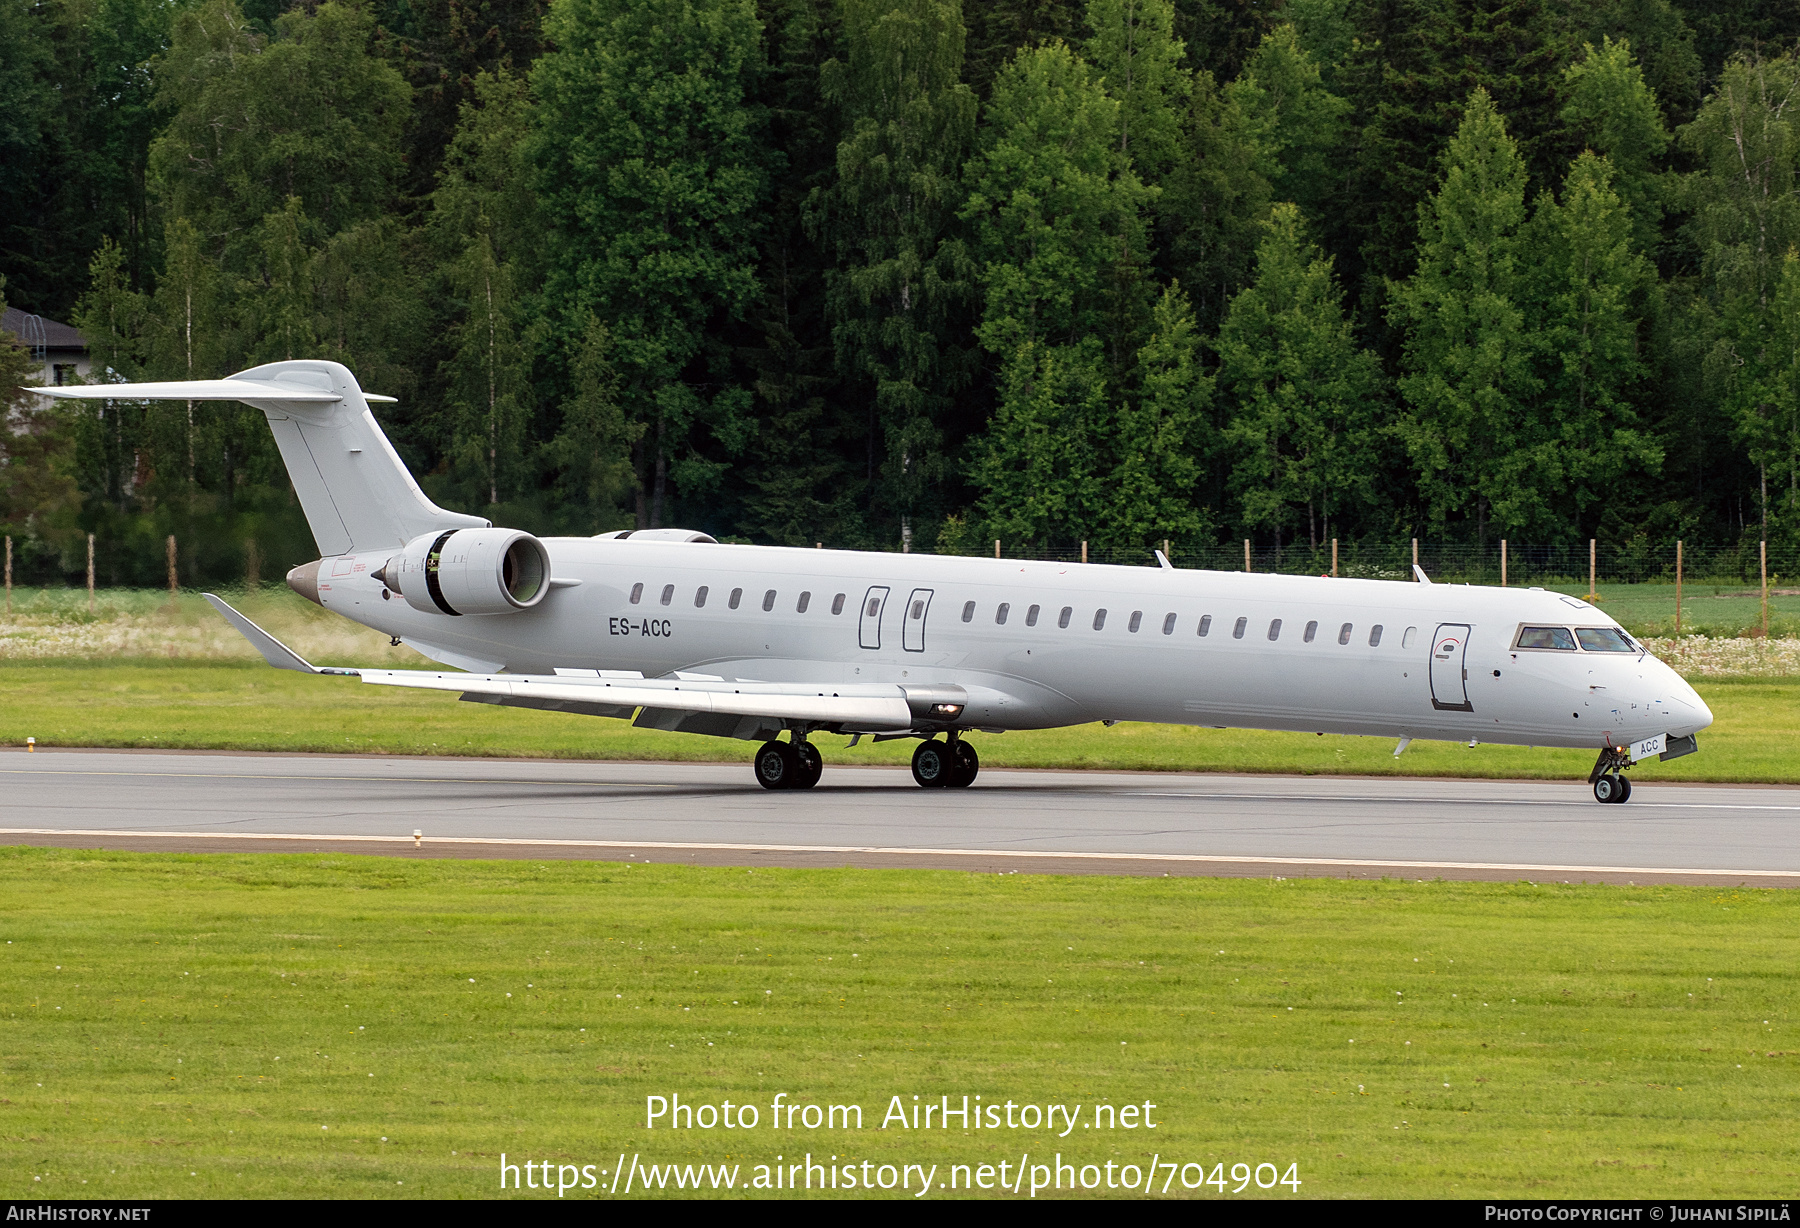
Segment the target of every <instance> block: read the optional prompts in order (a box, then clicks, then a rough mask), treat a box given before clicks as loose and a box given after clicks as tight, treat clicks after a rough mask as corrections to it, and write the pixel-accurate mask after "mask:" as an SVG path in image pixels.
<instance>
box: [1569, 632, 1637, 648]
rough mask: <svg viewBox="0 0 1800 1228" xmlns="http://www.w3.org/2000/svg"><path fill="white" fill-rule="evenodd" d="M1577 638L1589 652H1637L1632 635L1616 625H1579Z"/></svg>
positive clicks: (1576, 633)
mask: <svg viewBox="0 0 1800 1228" xmlns="http://www.w3.org/2000/svg"><path fill="white" fill-rule="evenodd" d="M1575 638H1576V639H1578V640H1580V641H1581V646H1582V647H1583V648H1585V649H1587V650H1588V651H1589V652H1636V651H1637V645H1635V644H1633V643H1632V642H1631V637H1630V636H1628V635H1626V634H1625V633H1624V632H1623V631H1620V630H1618V629H1617V628H1615V627H1577V628H1575Z"/></svg>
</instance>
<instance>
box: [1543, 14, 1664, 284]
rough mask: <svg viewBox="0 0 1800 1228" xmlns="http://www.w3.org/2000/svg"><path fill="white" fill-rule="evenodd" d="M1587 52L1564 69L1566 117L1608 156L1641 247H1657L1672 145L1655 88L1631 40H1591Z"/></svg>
mask: <svg viewBox="0 0 1800 1228" xmlns="http://www.w3.org/2000/svg"><path fill="white" fill-rule="evenodd" d="M1582 53H1583V54H1582V58H1581V59H1580V60H1578V61H1576V62H1575V63H1573V64H1571V65H1569V67H1568V68H1566V69H1564V70H1563V80H1564V82H1565V83H1566V86H1567V90H1568V96H1569V101H1568V103H1567V104H1566V105H1565V106H1564V107H1563V110H1562V117H1563V121H1564V122H1565V123H1567V124H1568V125H1569V127H1570V129H1571V130H1572V132H1573V133H1574V135H1576V136H1577V137H1578V138H1579V139H1580V140H1581V141H1583V142H1584V143H1585V144H1586V146H1587V147H1588V148H1589V149H1592V150H1594V151H1595V152H1596V153H1601V154H1604V155H1606V159H1607V161H1608V162H1609V163H1610V164H1611V167H1612V171H1613V182H1614V187H1615V190H1616V191H1617V192H1618V193H1619V195H1620V197H1621V198H1622V199H1623V200H1624V201H1625V205H1626V207H1627V208H1628V209H1629V210H1630V211H1631V219H1632V229H1633V236H1634V238H1635V241H1636V243H1637V246H1638V248H1639V250H1641V251H1644V252H1654V251H1655V250H1656V249H1657V247H1658V246H1659V245H1660V242H1661V239H1662V218H1663V202H1664V200H1665V199H1666V198H1667V195H1668V188H1667V187H1666V186H1665V183H1664V179H1665V175H1664V155H1665V154H1666V153H1667V152H1668V148H1669V132H1668V129H1667V128H1665V127H1664V126H1663V119H1662V110H1661V108H1660V106H1659V105H1658V103H1657V98H1656V93H1655V91H1653V90H1652V89H1651V88H1650V87H1649V86H1648V85H1647V84H1646V83H1645V81H1644V74H1643V71H1642V70H1641V69H1640V68H1639V67H1638V65H1637V63H1636V61H1635V60H1634V59H1633V58H1632V54H1631V44H1630V43H1629V42H1628V41H1624V40H1620V41H1619V42H1614V41H1613V40H1612V39H1610V38H1608V39H1606V40H1605V41H1604V42H1602V43H1601V45H1600V47H1599V49H1598V50H1596V49H1595V48H1594V46H1593V44H1591V43H1590V44H1588V45H1587V46H1585V47H1584V48H1582Z"/></svg>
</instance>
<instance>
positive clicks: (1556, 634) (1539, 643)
mask: <svg viewBox="0 0 1800 1228" xmlns="http://www.w3.org/2000/svg"><path fill="white" fill-rule="evenodd" d="M1513 647H1515V648H1552V649H1555V650H1556V651H1558V652H1574V651H1575V637H1574V636H1572V635H1570V634H1569V629H1568V628H1567V627H1526V628H1524V629H1522V630H1521V631H1520V632H1519V638H1518V641H1517V642H1516V643H1515V644H1514V645H1513Z"/></svg>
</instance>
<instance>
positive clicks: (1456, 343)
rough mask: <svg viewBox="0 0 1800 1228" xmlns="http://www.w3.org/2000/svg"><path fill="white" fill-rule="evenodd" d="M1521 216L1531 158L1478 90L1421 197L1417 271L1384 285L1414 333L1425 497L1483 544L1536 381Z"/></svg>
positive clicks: (1412, 399)
mask: <svg viewBox="0 0 1800 1228" xmlns="http://www.w3.org/2000/svg"><path fill="white" fill-rule="evenodd" d="M1524 221H1525V164H1524V161H1523V160H1522V159H1521V158H1520V156H1519V150H1518V146H1517V145H1516V144H1515V143H1514V142H1513V140H1512V138H1511V137H1510V136H1508V135H1507V132H1506V125H1505V123H1504V121H1503V120H1502V119H1501V117H1500V115H1499V113H1498V112H1497V111H1496V110H1495V109H1494V103H1493V100H1492V99H1491V98H1489V97H1488V95H1487V92H1486V91H1485V90H1482V89H1479V88H1477V89H1476V90H1475V92H1474V93H1473V94H1471V95H1470V97H1469V104H1468V107H1467V109H1466V110H1465V112H1464V114H1463V121H1462V125H1461V127H1459V128H1458V129H1457V133H1456V137H1455V139H1453V140H1452V141H1451V142H1450V147H1449V149H1448V150H1446V151H1445V154H1444V159H1443V184H1442V186H1441V187H1440V188H1439V189H1438V191H1437V193H1436V194H1435V195H1434V196H1432V197H1431V198H1430V199H1429V200H1428V201H1426V202H1425V203H1423V204H1421V205H1420V206H1419V247H1418V254H1417V261H1418V271H1417V272H1415V273H1414V274H1413V276H1412V277H1411V278H1409V279H1408V280H1407V281H1405V282H1403V283H1399V284H1390V286H1389V287H1388V294H1389V296H1390V299H1391V307H1390V312H1389V318H1390V320H1391V322H1392V323H1393V324H1394V325H1395V326H1396V327H1397V328H1400V329H1403V330H1404V332H1405V338H1406V341H1405V347H1406V352H1405V367H1404V370H1405V374H1403V375H1402V376H1401V377H1400V391H1401V394H1402V395H1403V396H1404V397H1405V399H1406V402H1407V406H1408V409H1407V413H1406V414H1405V415H1404V416H1403V417H1402V418H1401V420H1400V422H1399V423H1398V424H1397V428H1396V429H1397V433H1398V434H1399V437H1400V439H1401V440H1402V442H1403V443H1404V445H1405V447H1406V449H1407V452H1408V453H1409V455H1410V456H1411V459H1412V463H1413V468H1414V471H1415V473H1416V475H1417V481H1418V490H1419V497H1420V500H1421V502H1422V503H1423V504H1424V505H1425V509H1426V511H1427V513H1428V514H1429V516H1430V518H1431V520H1432V521H1433V522H1434V523H1435V524H1438V525H1442V524H1443V523H1444V522H1445V521H1446V520H1448V519H1449V518H1451V517H1453V516H1467V517H1468V518H1469V519H1471V520H1472V521H1473V522H1474V528H1475V537H1476V539H1477V540H1478V541H1485V540H1486V536H1487V526H1488V524H1489V522H1490V521H1491V520H1492V519H1493V509H1494V507H1495V505H1496V504H1497V503H1500V502H1503V501H1504V502H1508V503H1509V505H1510V502H1511V500H1512V499H1513V498H1514V491H1513V489H1512V486H1511V481H1512V478H1513V476H1514V474H1513V473H1512V472H1511V469H1510V467H1508V468H1507V471H1506V472H1505V473H1504V474H1503V473H1502V467H1503V466H1504V465H1505V462H1506V460H1507V458H1509V457H1510V456H1512V455H1513V454H1514V453H1515V452H1516V451H1517V449H1518V448H1519V446H1520V444H1521V442H1522V441H1521V434H1522V429H1523V425H1524V419H1525V416H1526V413H1527V408H1528V406H1529V405H1530V404H1531V403H1532V401H1533V399H1534V398H1535V397H1536V395H1537V393H1538V388H1539V382H1538V379H1537V376H1536V374H1535V372H1534V369H1533V359H1534V356H1535V354H1534V351H1535V348H1536V339H1535V338H1534V336H1533V335H1532V333H1531V330H1530V326H1529V324H1528V322H1527V320H1526V318H1525V313H1524V310H1523V306H1522V303H1521V301H1520V299H1521V293H1522V291H1523V286H1522V285H1521V280H1520V279H1521V269H1520V252H1519V229H1520V227H1521V226H1522V225H1523V224H1524ZM1508 527H1511V526H1510V525H1509V526H1508ZM1521 527H1522V526H1521Z"/></svg>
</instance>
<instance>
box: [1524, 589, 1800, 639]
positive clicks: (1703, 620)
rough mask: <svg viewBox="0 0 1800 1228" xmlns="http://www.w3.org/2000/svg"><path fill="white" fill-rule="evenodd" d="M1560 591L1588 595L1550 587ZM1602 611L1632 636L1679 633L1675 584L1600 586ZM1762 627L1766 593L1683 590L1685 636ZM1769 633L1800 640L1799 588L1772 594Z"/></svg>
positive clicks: (1725, 633) (1741, 632) (1735, 632)
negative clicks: (1676, 627)
mask: <svg viewBox="0 0 1800 1228" xmlns="http://www.w3.org/2000/svg"><path fill="white" fill-rule="evenodd" d="M1546 587H1548V588H1553V589H1554V590H1555V591H1557V592H1561V593H1571V594H1573V595H1574V596H1577V597H1586V596H1587V585H1585V584H1557V585H1547V586H1546ZM1595 594H1596V596H1598V597H1599V599H1600V607H1601V608H1602V609H1604V610H1605V611H1606V612H1607V613H1608V614H1610V615H1612V616H1613V617H1614V618H1616V619H1617V620H1618V621H1619V625H1620V626H1622V627H1624V628H1625V629H1626V630H1627V631H1630V632H1631V633H1632V634H1633V635H1642V636H1652V635H1673V634H1674V633H1675V586H1674V585H1673V584H1600V585H1596V586H1595ZM1761 628H1762V593H1761V591H1760V590H1759V589H1758V588H1757V587H1756V585H1754V584H1752V585H1750V586H1748V587H1746V586H1744V585H1742V584H1722V583H1711V582H1707V583H1699V584H1694V583H1689V584H1684V585H1682V588H1681V633H1682V634H1683V635H1708V636H1738V635H1748V634H1751V633H1752V632H1753V631H1755V632H1758V633H1760V631H1761ZM1769 634H1770V635H1771V636H1772V637H1781V636H1795V635H1800V589H1795V588H1793V587H1792V586H1791V584H1790V585H1788V586H1787V587H1781V588H1773V589H1771V593H1770V597H1769Z"/></svg>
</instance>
